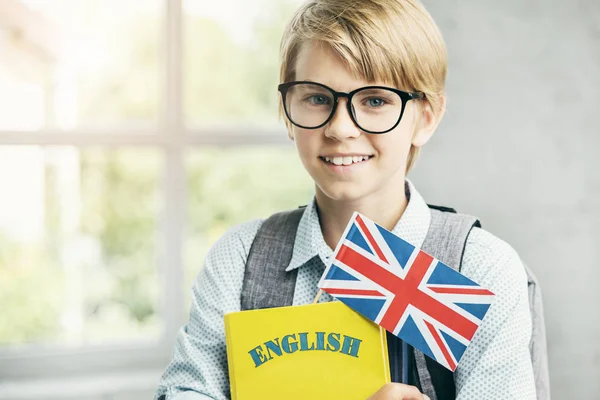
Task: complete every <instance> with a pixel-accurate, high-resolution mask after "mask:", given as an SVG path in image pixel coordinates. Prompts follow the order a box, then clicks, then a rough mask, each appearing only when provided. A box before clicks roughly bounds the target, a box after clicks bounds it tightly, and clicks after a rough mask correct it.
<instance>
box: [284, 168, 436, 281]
mask: <svg viewBox="0 0 600 400" xmlns="http://www.w3.org/2000/svg"><path fill="white" fill-rule="evenodd" d="M406 194H407V198H408V205H407V206H406V209H405V210H404V213H403V214H402V217H400V220H398V222H397V223H396V225H395V226H394V229H392V232H393V233H394V234H395V235H397V236H400V237H401V238H402V239H404V240H406V241H407V242H409V243H410V244H412V245H413V246H415V247H419V248H420V247H422V245H423V241H424V240H425V236H426V235H427V231H428V230H429V223H430V222H431V211H430V210H429V207H428V206H427V203H425V200H423V197H421V195H420V194H419V192H417V190H416V189H415V187H414V185H413V184H412V182H411V181H409V180H408V179H407V180H406ZM332 254H333V250H331V248H330V247H329V246H328V245H327V243H325V239H324V238H323V232H322V231H321V224H320V222H319V215H318V213H317V202H316V199H315V198H314V197H313V199H312V200H311V201H310V203H309V204H308V205H307V206H306V209H305V210H304V214H303V215H302V218H301V219H300V223H299V224H298V230H297V232H296V240H295V242H294V250H293V252H292V259H291V261H290V264H289V266H288V267H287V268H286V271H291V270H294V269H296V268H299V267H301V266H302V265H304V264H305V263H306V262H307V261H308V260H310V259H311V258H313V257H314V256H315V255H318V256H319V257H320V258H321V261H323V264H324V265H329V264H328V263H329V259H330V258H331V255H332Z"/></svg>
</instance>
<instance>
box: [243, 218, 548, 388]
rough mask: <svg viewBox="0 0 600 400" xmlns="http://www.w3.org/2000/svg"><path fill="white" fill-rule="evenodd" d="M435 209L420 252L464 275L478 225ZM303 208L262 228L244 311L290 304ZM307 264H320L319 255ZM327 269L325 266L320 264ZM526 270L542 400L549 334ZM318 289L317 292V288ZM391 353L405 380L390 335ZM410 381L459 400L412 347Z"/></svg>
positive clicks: (395, 375) (442, 372)
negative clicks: (470, 239) (464, 261)
mask: <svg viewBox="0 0 600 400" xmlns="http://www.w3.org/2000/svg"><path fill="white" fill-rule="evenodd" d="M430 208H431V224H430V226H429V230H428V232H427V236H426V237H425V241H424V242H423V246H422V249H423V250H424V251H425V252H427V253H429V254H431V255H432V256H434V257H435V258H437V259H438V260H440V261H442V262H443V263H444V264H446V265H448V266H450V267H452V268H454V269H456V270H458V271H460V266H461V262H462V257H463V253H464V249H465V244H466V241H467V237H468V236H469V233H470V231H471V229H472V228H473V227H474V226H478V227H479V226H480V224H479V221H478V220H477V219H476V218H475V217H471V216H468V215H463V214H457V213H456V212H455V211H454V210H453V209H450V208H446V207H435V206H430ZM303 213H304V208H299V209H296V210H292V211H285V212H281V213H277V214H274V215H272V216H271V217H270V218H268V219H267V220H265V221H264V222H263V224H262V225H261V227H260V228H259V230H258V232H257V234H256V237H255V239H254V242H253V243H252V246H251V248H250V252H249V254H248V259H247V261H246V271H245V275H244V283H243V287H242V294H241V307H242V310H252V309H260V308H271V307H282V306H290V305H292V301H293V298H294V289H295V287H296V278H297V276H298V270H297V269H295V270H292V271H290V272H286V271H285V269H286V268H287V266H288V265H289V263H290V261H291V259H292V252H293V249H294V242H295V238H296V231H297V228H298V224H299V222H300V219H301V218H302V214H303ZM308 263H318V264H321V265H322V262H321V260H320V258H319V256H315V257H313V258H312V259H310V260H309V261H308V262H307V264H308ZM322 267H323V268H325V266H323V265H322ZM526 269H527V275H528V288H529V300H530V309H531V313H532V320H533V335H532V340H531V344H530V352H531V355H532V363H533V367H534V373H535V378H536V388H537V395H538V399H540V400H542V399H543V400H546V399H549V398H550V390H549V379H548V366H547V356H546V354H547V351H546V336H545V329H544V320H543V311H542V302H541V292H540V290H539V285H538V284H537V281H536V279H535V277H534V276H533V274H531V272H530V271H529V269H528V268H526ZM315 291H316V288H315ZM387 339H388V352H389V356H390V372H391V376H392V380H393V381H395V382H398V381H399V377H400V376H401V372H402V371H401V361H400V360H402V354H401V348H402V347H401V345H400V344H401V341H400V339H398V338H397V337H396V336H394V335H392V334H390V333H388V337H387ZM409 349H410V353H409V354H408V359H409V365H411V368H410V370H409V371H408V376H409V383H411V384H413V385H416V386H417V387H418V388H419V389H420V390H421V392H423V393H425V394H426V395H428V396H429V398H430V399H431V400H445V399H455V398H456V394H455V393H456V388H455V386H454V376H453V374H452V372H450V371H449V370H447V369H446V368H444V367H442V366H441V365H440V364H438V363H437V362H435V361H433V360H432V359H430V358H429V357H425V356H424V355H423V353H421V352H420V351H418V350H415V349H413V348H412V347H409Z"/></svg>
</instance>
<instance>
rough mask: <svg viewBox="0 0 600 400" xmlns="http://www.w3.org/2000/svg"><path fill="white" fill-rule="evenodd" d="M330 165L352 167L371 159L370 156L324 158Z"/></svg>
mask: <svg viewBox="0 0 600 400" xmlns="http://www.w3.org/2000/svg"><path fill="white" fill-rule="evenodd" d="M323 158H324V159H325V161H327V162H328V163H332V164H335V165H351V164H353V163H359V162H362V161H365V160H368V159H369V156H346V157H323Z"/></svg>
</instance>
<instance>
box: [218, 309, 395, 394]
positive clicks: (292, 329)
mask: <svg viewBox="0 0 600 400" xmlns="http://www.w3.org/2000/svg"><path fill="white" fill-rule="evenodd" d="M225 334H226V343H227V358H228V364H229V379H230V385H231V398H232V400H255V399H257V400H258V399H261V400H265V399H277V400H280V399H288V400H295V399H298V400H300V399H302V400H305V399H315V398H335V399H345V400H353V399H356V400H365V399H366V398H368V397H369V396H370V395H372V394H373V393H375V392H376V391H377V390H378V389H379V388H380V387H381V386H383V385H384V384H385V383H387V382H389V381H390V372H389V363H388V353H387V343H386V332H385V330H384V329H383V328H381V327H380V326H378V325H376V324H374V323H373V322H372V321H369V320H368V319H367V318H365V317H363V316H361V315H360V314H358V313H356V312H354V311H353V310H351V309H350V308H349V307H347V306H346V305H344V304H343V303H341V302H338V301H335V302H330V303H319V304H310V305H304V306H293V307H279V308H269V309H262V310H249V311H241V312H235V313H230V314H227V315H225Z"/></svg>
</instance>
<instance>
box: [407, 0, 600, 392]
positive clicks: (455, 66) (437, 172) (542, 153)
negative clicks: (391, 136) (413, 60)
mask: <svg viewBox="0 0 600 400" xmlns="http://www.w3.org/2000/svg"><path fill="white" fill-rule="evenodd" d="M424 3H425V4H426V6H427V7H428V9H429V10H430V12H431V13H432V14H433V16H434V18H435V19H436V21H437V22H438V24H439V25H440V28H441V30H442V32H443V34H444V37H445V39H446V42H447V45H448V50H449V57H450V69H449V80H448V110H447V114H446V117H445V120H444V121H443V123H442V125H441V126H440V128H439V130H438V132H437V133H436V136H434V138H433V139H432V141H431V142H430V143H429V144H428V145H427V146H426V148H425V149H424V151H423V152H422V154H421V157H420V159H419V162H418V163H417V167H416V169H415V171H414V172H413V173H412V174H411V177H412V179H413V181H414V182H415V183H416V184H417V187H419V188H420V190H421V192H423V194H424V196H425V198H426V199H427V200H428V201H429V202H432V203H437V204H445V205H452V206H454V207H456V208H458V209H459V210H460V211H463V212H467V213H471V214H474V215H477V216H478V217H480V219H481V220H482V222H483V224H484V227H486V228H487V229H488V230H490V231H492V232H493V233H495V234H496V235H497V236H499V237H501V238H503V239H504V240H506V241H508V242H509V243H511V244H512V245H513V246H514V247H515V248H516V249H517V251H518V252H519V253H520V254H521V256H522V258H523V259H524V260H525V261H526V262H527V263H528V264H529V265H530V266H531V267H532V269H533V270H534V271H535V272H536V274H537V275H538V277H539V279H540V281H541V283H542V289H543V291H544V304H545V307H546V319H547V321H546V322H547V334H548V342H549V344H548V345H549V357H550V375H551V384H552V391H553V392H552V395H553V396H552V397H553V398H554V399H598V398H600V394H599V393H600V343H599V340H600V312H599V311H598V306H600V290H598V289H597V284H598V282H599V281H600V267H599V266H598V263H597V260H598V258H599V257H600V254H599V253H600V252H599V250H598V239H600V234H599V233H598V225H599V222H600V207H599V206H598V199H599V198H600V161H599V160H598V154H599V153H600V138H599V136H600V123H599V122H598V121H599V120H598V119H599V118H600V107H599V106H600V97H599V96H600V0H580V1H576V0H545V1H537V0H536V1H533V0H528V1H523V0H505V1H497V0H472V1H468V2H467V1H458V0H424Z"/></svg>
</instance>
